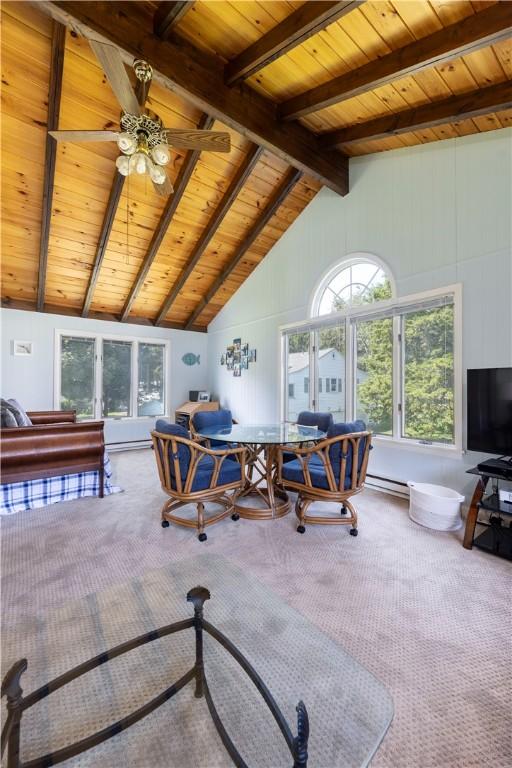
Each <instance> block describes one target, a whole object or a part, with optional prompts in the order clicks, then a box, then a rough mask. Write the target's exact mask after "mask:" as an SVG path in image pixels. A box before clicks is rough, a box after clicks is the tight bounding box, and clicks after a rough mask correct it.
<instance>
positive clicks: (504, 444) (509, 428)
mask: <svg viewBox="0 0 512 768" xmlns="http://www.w3.org/2000/svg"><path fill="white" fill-rule="evenodd" d="M468 451H481V452H482V453H496V454H500V455H502V456H510V455H512V368H478V369H473V370H468Z"/></svg>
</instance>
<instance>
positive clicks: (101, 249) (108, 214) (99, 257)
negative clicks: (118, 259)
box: [82, 171, 126, 317]
mask: <svg viewBox="0 0 512 768" xmlns="http://www.w3.org/2000/svg"><path fill="white" fill-rule="evenodd" d="M125 179H126V176H121V174H120V173H119V172H118V171H116V172H115V173H114V178H113V180H112V186H111V187H110V195H109V197H108V203H107V207H106V209H105V214H104V216H103V224H102V225H101V231H100V236H99V239H98V246H97V248H96V255H95V257H94V263H93V265H92V270H91V274H90V277H89V285H88V286H87V292H86V294H85V299H84V303H83V306H82V317H87V316H88V314H89V309H90V307H91V302H92V297H93V296H94V290H95V288H96V283H97V282H98V277H99V274H100V269H101V265H102V263H103V257H104V256H105V251H106V250H107V245H108V239H109V237H110V233H111V231H112V225H113V223H114V218H115V215H116V211H117V207H118V205H119V200H120V199H121V192H122V191H123V186H124V182H125Z"/></svg>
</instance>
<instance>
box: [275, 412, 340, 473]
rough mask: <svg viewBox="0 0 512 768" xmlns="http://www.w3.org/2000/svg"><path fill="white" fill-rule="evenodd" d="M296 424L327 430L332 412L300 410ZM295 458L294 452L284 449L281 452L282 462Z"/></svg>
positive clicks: (330, 423)
mask: <svg viewBox="0 0 512 768" xmlns="http://www.w3.org/2000/svg"><path fill="white" fill-rule="evenodd" d="M297 424H301V425H302V426H303V427H317V429H320V430H321V431H322V432H327V430H328V429H329V427H330V426H331V425H332V413H316V412H314V411H301V412H300V413H299V415H298V417H297ZM295 458H296V456H295V454H294V453H289V452H288V451H285V453H283V464H286V463H287V462H289V461H294V460H295Z"/></svg>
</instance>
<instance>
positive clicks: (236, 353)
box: [220, 339, 256, 376]
mask: <svg viewBox="0 0 512 768" xmlns="http://www.w3.org/2000/svg"><path fill="white" fill-rule="evenodd" d="M255 362H256V350H255V349H249V344H248V343H247V342H245V343H244V344H242V339H233V344H230V345H229V346H228V347H226V352H225V353H224V352H223V353H222V355H221V356H220V364H221V365H225V366H226V370H227V371H233V376H241V375H242V371H243V370H246V371H247V370H249V363H255Z"/></svg>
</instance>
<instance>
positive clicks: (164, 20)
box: [153, 0, 194, 40]
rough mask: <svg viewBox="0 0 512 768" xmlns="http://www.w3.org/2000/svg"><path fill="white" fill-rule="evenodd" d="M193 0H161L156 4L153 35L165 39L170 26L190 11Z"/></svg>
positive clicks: (170, 28) (169, 31)
mask: <svg viewBox="0 0 512 768" xmlns="http://www.w3.org/2000/svg"><path fill="white" fill-rule="evenodd" d="M193 5H194V0H173V2H163V3H160V5H159V6H158V10H157V12H156V13H155V18H154V27H153V29H154V32H155V35H157V36H158V37H160V38H161V39H162V40H166V39H167V38H168V37H169V35H170V34H171V31H172V28H173V27H174V26H176V24H178V22H179V21H180V20H181V19H182V18H183V17H184V16H185V14H186V13H188V12H189V11H190V9H191V8H192V6H193Z"/></svg>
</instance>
